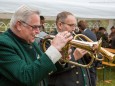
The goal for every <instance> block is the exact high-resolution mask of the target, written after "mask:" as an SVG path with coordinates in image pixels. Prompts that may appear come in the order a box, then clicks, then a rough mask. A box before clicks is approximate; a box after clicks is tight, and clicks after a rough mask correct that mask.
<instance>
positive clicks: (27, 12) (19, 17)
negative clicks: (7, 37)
mask: <svg viewBox="0 0 115 86" xmlns="http://www.w3.org/2000/svg"><path fill="white" fill-rule="evenodd" d="M32 14H38V15H40V12H39V11H38V10H37V9H33V8H30V7H28V6H26V5H22V6H21V7H19V8H18V9H17V11H15V13H14V15H13V16H12V18H11V20H10V28H11V29H13V28H14V27H15V25H16V23H17V22H18V21H25V22H27V21H29V20H30V18H29V17H30V16H31V15H32Z"/></svg>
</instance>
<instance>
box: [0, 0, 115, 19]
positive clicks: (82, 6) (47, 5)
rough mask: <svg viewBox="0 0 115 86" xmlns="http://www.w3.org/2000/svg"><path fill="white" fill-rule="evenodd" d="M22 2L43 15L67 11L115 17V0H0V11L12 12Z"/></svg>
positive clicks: (93, 15) (99, 16)
mask: <svg viewBox="0 0 115 86" xmlns="http://www.w3.org/2000/svg"><path fill="white" fill-rule="evenodd" d="M23 4H25V5H29V6H33V7H36V8H38V9H39V10H40V11H41V14H42V15H44V16H56V15H57V13H59V12H61V11H69V12H72V13H73V14H75V16H76V17H79V18H102V19H115V0H0V13H14V11H15V10H16V9H17V8H18V7H19V6H21V5H23Z"/></svg>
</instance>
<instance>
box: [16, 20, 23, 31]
mask: <svg viewBox="0 0 115 86" xmlns="http://www.w3.org/2000/svg"><path fill="white" fill-rule="evenodd" d="M21 26H22V24H21V22H20V21H17V22H16V24H15V28H17V30H18V31H20V30H21Z"/></svg>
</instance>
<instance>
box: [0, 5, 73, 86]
mask: <svg viewBox="0 0 115 86" xmlns="http://www.w3.org/2000/svg"><path fill="white" fill-rule="evenodd" d="M40 27H41V25H40V14H39V11H38V10H36V9H32V8H30V7H27V6H21V7H20V8H18V10H17V11H16V12H15V13H14V15H13V16H12V18H11V21H10V29H8V30H7V31H6V32H4V33H2V34H0V86H47V83H46V79H45V78H47V76H48V74H49V73H50V72H52V71H56V70H57V68H56V66H55V63H56V62H57V61H58V60H59V59H60V58H61V57H62V55H61V53H60V51H61V49H62V48H63V47H64V46H65V45H66V43H67V42H68V41H70V40H72V38H73V37H72V36H71V34H70V33H69V32H67V31H64V32H62V33H59V34H57V35H56V36H55V38H54V39H53V40H52V43H51V46H50V47H49V48H48V49H47V50H46V52H45V53H43V52H42V51H41V50H40V49H39V47H38V45H37V43H35V42H34V40H35V37H36V34H39V32H40V30H39V29H40ZM60 79H61V78H60Z"/></svg>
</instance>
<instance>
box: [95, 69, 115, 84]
mask: <svg viewBox="0 0 115 86" xmlns="http://www.w3.org/2000/svg"><path fill="white" fill-rule="evenodd" d="M97 75H98V79H97V86H115V68H114V67H113V68H111V69H110V68H108V67H106V68H105V69H99V70H97ZM104 77H105V78H104ZM103 79H105V80H103ZM108 80H111V82H110V83H107V82H106V81H108Z"/></svg>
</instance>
